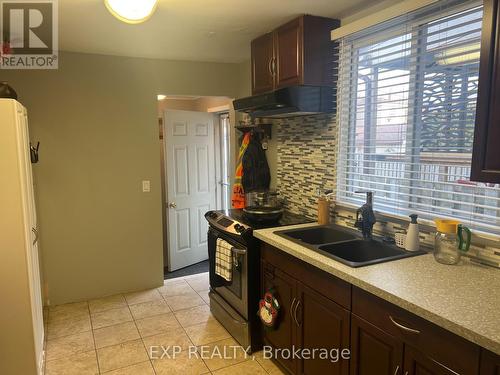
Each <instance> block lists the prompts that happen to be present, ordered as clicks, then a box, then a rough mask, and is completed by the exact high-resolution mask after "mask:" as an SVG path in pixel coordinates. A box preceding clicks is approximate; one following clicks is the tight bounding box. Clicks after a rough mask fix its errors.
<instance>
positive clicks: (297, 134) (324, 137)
mask: <svg viewBox="0 0 500 375" xmlns="http://www.w3.org/2000/svg"><path fill="white" fill-rule="evenodd" d="M336 136H337V127H336V122H335V116H334V115H316V116H305V117H296V118H289V119H279V120H274V121H273V137H275V139H276V142H277V171H276V187H277V189H278V191H279V192H280V195H281V196H282V197H283V198H284V199H285V207H286V208H287V209H288V210H290V211H292V212H294V213H298V214H302V215H305V216H306V217H308V218H311V219H315V218H316V215H317V199H318V198H317V191H318V188H321V189H323V190H328V189H331V190H334V189H335V180H336V155H337V143H336ZM331 216H332V222H334V223H337V224H339V225H343V226H347V227H353V226H354V221H355V217H356V213H355V211H354V210H353V209H351V208H347V207H340V206H336V207H334V208H332V211H331ZM408 223H409V220H408V221H405V220H398V219H394V218H392V217H391V218H388V217H384V216H383V215H380V214H377V224H376V225H375V227H374V233H375V234H377V235H390V236H393V235H394V234H395V233H405V232H406V228H407V226H408ZM420 239H421V244H422V247H423V248H425V249H427V250H432V248H433V244H434V228H433V227H431V226H426V225H420ZM468 255H469V256H470V258H471V259H472V260H474V258H479V259H480V260H481V261H482V262H484V263H488V264H489V265H491V266H494V267H500V245H499V244H498V241H491V240H485V239H483V238H478V237H473V246H471V249H470V251H469V253H468Z"/></svg>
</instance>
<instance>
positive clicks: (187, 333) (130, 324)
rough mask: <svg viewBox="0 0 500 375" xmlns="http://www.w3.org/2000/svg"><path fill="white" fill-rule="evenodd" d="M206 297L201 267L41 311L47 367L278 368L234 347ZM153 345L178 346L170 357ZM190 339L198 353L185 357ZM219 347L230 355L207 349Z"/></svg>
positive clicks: (78, 374) (187, 371) (185, 374)
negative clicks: (140, 287)
mask: <svg viewBox="0 0 500 375" xmlns="http://www.w3.org/2000/svg"><path fill="white" fill-rule="evenodd" d="M208 304H209V300H208V274H207V273H204V274H199V275H193V276H187V277H181V278H178V279H171V280H166V281H165V284H164V285H163V286H162V287H160V288H157V289H152V290H146V291H142V292H135V293H128V294H124V295H121V294H120V295H115V296H110V297H105V298H101V299H97V300H91V301H86V302H78V303H72V304H67V305H60V306H54V307H50V308H49V309H47V310H46V311H45V315H44V316H45V320H46V337H47V342H46V368H45V373H46V375H87V374H88V375H95V374H108V375H146V374H147V375H150V374H151V375H154V374H156V375H163V374H169V375H170V374H182V375H191V374H194V375H201V374H216V375H226V374H227V375H230V374H241V375H245V374H251V375H261V374H262V375H266V374H273V375H279V374H282V372H281V371H280V370H279V368H278V367H277V366H276V365H275V364H274V363H272V362H271V361H270V360H266V359H264V358H263V356H262V353H255V354H254V355H248V356H245V354H244V353H243V351H242V350H237V351H236V352H234V355H233V350H232V348H233V346H235V345H237V343H236V342H235V341H234V339H233V338H232V337H231V336H230V335H229V333H228V332H227V331H226V330H225V329H224V327H222V325H220V324H219V322H218V321H217V320H216V319H215V318H214V317H213V316H212V314H211V313H210V307H209V305H208ZM152 346H153V347H157V346H162V347H164V348H168V347H172V346H179V347H182V348H183V350H182V351H181V353H180V354H178V355H176V357H175V359H174V358H170V359H169V358H162V359H154V358H153V359H151V358H150V355H149V353H150V350H149V349H150V348H151V347H152ZM189 347H192V348H194V349H195V350H196V353H197V354H198V355H199V356H198V358H196V356H194V355H193V356H191V358H188V353H189V349H188V348H189ZM215 348H216V349H215ZM224 348H226V351H227V352H228V353H229V354H228V355H227V357H229V358H225V359H221V358H218V356H215V357H214V358H209V356H208V355H206V353H214V352H215V353H216V352H218V353H222V352H223V351H224ZM230 349H231V350H230ZM202 352H204V353H205V355H202V354H203V353H202Z"/></svg>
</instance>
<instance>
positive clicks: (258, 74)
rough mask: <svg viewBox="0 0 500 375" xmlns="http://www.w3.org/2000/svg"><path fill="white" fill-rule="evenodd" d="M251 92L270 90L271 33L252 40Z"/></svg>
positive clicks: (271, 87)
mask: <svg viewBox="0 0 500 375" xmlns="http://www.w3.org/2000/svg"><path fill="white" fill-rule="evenodd" d="M251 49H252V94H254V95H255V94H261V93H264V92H267V91H272V90H273V88H274V72H273V57H274V49H273V34H272V33H269V34H265V35H262V36H261V37H259V38H257V39H254V40H252V44H251Z"/></svg>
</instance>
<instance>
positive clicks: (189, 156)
mask: <svg viewBox="0 0 500 375" xmlns="http://www.w3.org/2000/svg"><path fill="white" fill-rule="evenodd" d="M163 123H164V127H165V128H164V132H163V134H164V144H165V159H166V182H167V184H166V185H167V198H166V202H167V206H168V207H167V216H168V224H167V227H168V244H169V246H168V270H169V271H174V270H176V269H179V268H183V267H186V266H189V265H191V264H194V263H197V262H201V261H202V260H205V259H208V244H207V229H208V225H207V221H206V220H205V217H204V215H205V213H206V212H207V211H209V210H211V209H214V208H215V197H216V195H215V161H214V115H213V114H210V113H205V112H190V111H177V110H175V111H174V110H167V111H165V115H164V122H163Z"/></svg>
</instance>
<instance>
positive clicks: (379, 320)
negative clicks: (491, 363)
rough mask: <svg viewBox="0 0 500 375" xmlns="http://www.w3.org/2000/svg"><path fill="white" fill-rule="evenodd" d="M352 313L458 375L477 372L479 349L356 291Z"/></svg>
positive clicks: (361, 291)
mask: <svg viewBox="0 0 500 375" xmlns="http://www.w3.org/2000/svg"><path fill="white" fill-rule="evenodd" d="M352 312H353V313H354V314H356V315H358V316H360V317H362V318H364V319H366V320H367V321H368V322H370V323H371V324H373V325H375V326H377V327H379V328H380V329H382V330H383V331H384V332H387V333H388V334H390V335H392V336H394V337H396V338H398V339H400V340H402V341H403V342H405V343H408V344H410V345H411V346H413V347H415V348H417V349H418V350H420V351H421V352H423V353H425V354H426V355H428V356H429V357H431V358H432V359H434V360H435V361H436V362H438V363H440V364H441V365H443V366H446V367H448V368H449V369H451V370H453V371H455V372H457V373H459V374H477V372H478V368H479V352H480V348H479V347H478V346H477V345H475V344H473V343H471V342H469V341H467V340H465V339H463V338H462V337H459V336H457V335H455V334H453V333H451V332H449V331H447V330H445V329H443V328H441V327H438V326H436V325H435V324H433V323H430V322H428V321H426V320H424V319H422V318H420V317H418V316H416V315H414V314H412V313H410V312H408V311H406V310H404V309H402V308H400V307H398V306H395V305H393V304H391V303H389V302H387V301H385V300H383V299H381V298H379V297H376V296H374V295H372V294H370V293H368V292H365V291H364V290H361V289H359V288H356V287H353V291H352Z"/></svg>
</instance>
